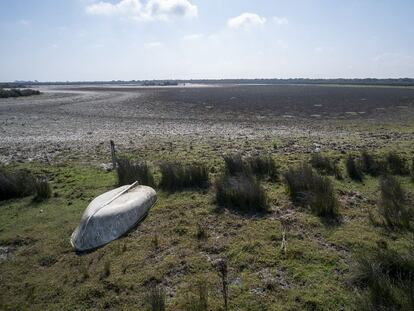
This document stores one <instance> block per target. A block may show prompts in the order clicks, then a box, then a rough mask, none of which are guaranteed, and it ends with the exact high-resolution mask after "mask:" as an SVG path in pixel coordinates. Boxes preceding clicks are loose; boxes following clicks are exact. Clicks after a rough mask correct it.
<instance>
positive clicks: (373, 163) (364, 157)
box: [359, 150, 387, 176]
mask: <svg viewBox="0 0 414 311" xmlns="http://www.w3.org/2000/svg"><path fill="white" fill-rule="evenodd" d="M359 160H360V163H361V171H362V172H363V173H365V174H368V175H371V176H379V175H381V174H384V173H385V172H386V170H387V168H386V164H385V163H383V161H380V160H377V159H375V158H374V156H373V155H372V154H370V153H369V152H368V151H366V150H364V151H362V152H361V156H360V158H359Z"/></svg>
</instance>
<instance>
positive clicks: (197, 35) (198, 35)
mask: <svg viewBox="0 0 414 311" xmlns="http://www.w3.org/2000/svg"><path fill="white" fill-rule="evenodd" d="M203 37H204V35H203V34H202V33H195V34H191V35H187V36H184V37H182V38H181V40H183V41H196V40H199V39H201V38H203Z"/></svg>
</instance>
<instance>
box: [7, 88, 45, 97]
mask: <svg viewBox="0 0 414 311" xmlns="http://www.w3.org/2000/svg"><path fill="white" fill-rule="evenodd" d="M39 94H40V92H39V91H38V90H32V89H13V88H12V89H9V90H5V89H0V98H8V97H21V96H31V95H39Z"/></svg>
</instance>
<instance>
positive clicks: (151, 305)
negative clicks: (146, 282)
mask: <svg viewBox="0 0 414 311" xmlns="http://www.w3.org/2000/svg"><path fill="white" fill-rule="evenodd" d="M147 304H148V308H147V310H149V311H165V291H164V289H163V288H162V287H161V286H157V285H151V286H150V288H149V292H148V295H147Z"/></svg>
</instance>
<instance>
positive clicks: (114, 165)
mask: <svg viewBox="0 0 414 311" xmlns="http://www.w3.org/2000/svg"><path fill="white" fill-rule="evenodd" d="M110 143H111V156H112V169H116V162H117V161H116V151H115V143H114V141H113V140H112V139H111V141H110Z"/></svg>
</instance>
